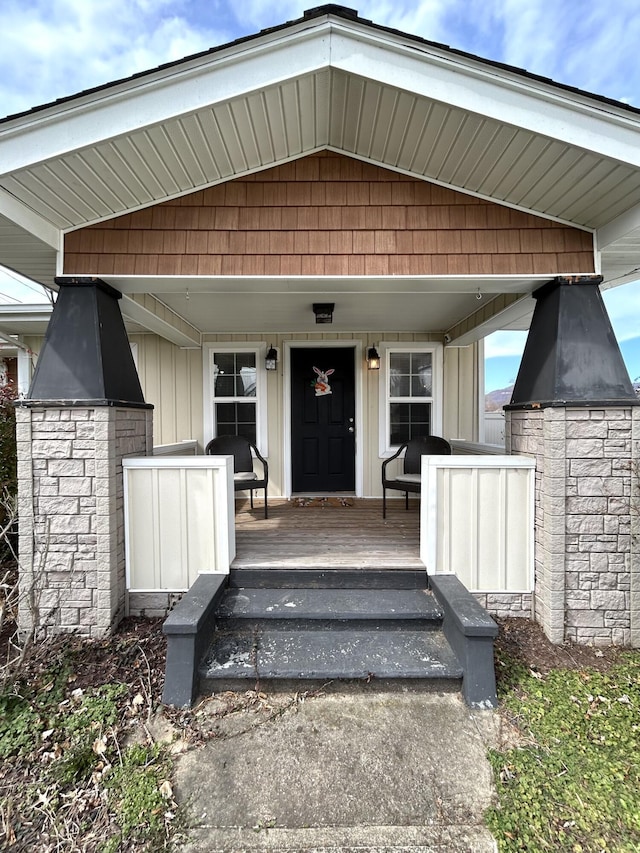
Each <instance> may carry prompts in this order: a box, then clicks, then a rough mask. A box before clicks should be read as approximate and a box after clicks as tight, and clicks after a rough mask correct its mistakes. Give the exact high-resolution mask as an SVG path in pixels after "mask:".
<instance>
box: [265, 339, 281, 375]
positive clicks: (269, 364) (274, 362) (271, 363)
mask: <svg viewBox="0 0 640 853" xmlns="http://www.w3.org/2000/svg"><path fill="white" fill-rule="evenodd" d="M264 369H265V370H277V369H278V352H277V350H276V349H274V347H272V346H271V344H269V349H268V350H267V354H266V356H265V358H264Z"/></svg>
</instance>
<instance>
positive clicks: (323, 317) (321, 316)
mask: <svg viewBox="0 0 640 853" xmlns="http://www.w3.org/2000/svg"><path fill="white" fill-rule="evenodd" d="M335 307H336V305H335V302H314V303H313V313H314V314H315V315H316V323H332V322H333V309H334V308H335Z"/></svg>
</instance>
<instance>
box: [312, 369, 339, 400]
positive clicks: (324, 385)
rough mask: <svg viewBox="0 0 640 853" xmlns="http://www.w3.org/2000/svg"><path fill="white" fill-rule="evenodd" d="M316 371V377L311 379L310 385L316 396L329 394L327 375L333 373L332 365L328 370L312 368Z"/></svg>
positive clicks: (329, 387)
mask: <svg viewBox="0 0 640 853" xmlns="http://www.w3.org/2000/svg"><path fill="white" fill-rule="evenodd" d="M313 369H314V371H315V373H316V378H315V379H314V380H312V382H311V386H312V387H313V389H314V390H315V392H316V397H325V396H326V395H327V394H331V385H329V376H331V374H332V373H334V372H335V371H334V369H333V367H330V368H329V370H320V368H318V367H314V368H313Z"/></svg>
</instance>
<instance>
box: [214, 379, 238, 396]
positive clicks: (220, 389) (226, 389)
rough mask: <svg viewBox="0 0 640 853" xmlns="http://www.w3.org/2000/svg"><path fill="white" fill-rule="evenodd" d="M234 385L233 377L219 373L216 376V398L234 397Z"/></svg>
mask: <svg viewBox="0 0 640 853" xmlns="http://www.w3.org/2000/svg"><path fill="white" fill-rule="evenodd" d="M235 390H236V385H235V381H234V378H233V375H229V376H227V375H226V374H222V373H219V374H218V375H217V376H216V386H215V394H216V397H235V396H236V394H235Z"/></svg>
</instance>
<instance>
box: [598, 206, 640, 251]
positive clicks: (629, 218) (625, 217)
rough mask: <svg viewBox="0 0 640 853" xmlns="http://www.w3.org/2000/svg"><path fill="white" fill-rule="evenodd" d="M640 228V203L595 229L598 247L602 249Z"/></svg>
mask: <svg viewBox="0 0 640 853" xmlns="http://www.w3.org/2000/svg"><path fill="white" fill-rule="evenodd" d="M639 230H640V204H639V205H636V206H635V207H632V208H631V210H627V211H626V212H625V213H622V214H620V216H618V217H617V218H616V219H614V220H613V221H612V222H608V223H607V224H606V225H603V226H602V227H601V228H598V230H597V231H596V234H597V241H598V249H599V251H602V250H603V249H606V248H607V247H608V246H611V244H612V243H615V242H616V241H617V240H621V239H622V238H624V237H628V236H629V235H630V234H632V233H633V232H634V231H636V232H637V231H639Z"/></svg>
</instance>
